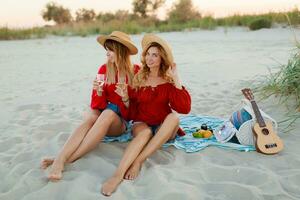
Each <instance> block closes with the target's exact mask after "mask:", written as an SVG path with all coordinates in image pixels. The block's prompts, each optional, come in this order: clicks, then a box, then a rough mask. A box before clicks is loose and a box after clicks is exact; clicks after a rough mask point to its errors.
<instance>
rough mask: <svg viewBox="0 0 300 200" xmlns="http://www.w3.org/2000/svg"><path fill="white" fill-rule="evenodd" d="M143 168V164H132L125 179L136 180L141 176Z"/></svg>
mask: <svg viewBox="0 0 300 200" xmlns="http://www.w3.org/2000/svg"><path fill="white" fill-rule="evenodd" d="M141 167H142V164H141V163H140V162H134V163H132V165H131V166H130V168H129V169H128V170H127V172H126V174H125V176H124V179H127V180H133V179H135V178H136V177H137V176H138V175H139V173H140V170H141Z"/></svg>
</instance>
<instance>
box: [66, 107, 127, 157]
mask: <svg viewBox="0 0 300 200" xmlns="http://www.w3.org/2000/svg"><path fill="white" fill-rule="evenodd" d="M124 131H125V125H124V124H123V122H122V120H121V119H120V117H119V116H118V115H117V114H116V113H115V112H114V111H112V110H110V109H107V110H104V111H103V112H102V113H101V115H100V116H99V117H98V119H97V121H96V122H95V124H94V125H93V127H92V128H91V129H90V130H89V132H88V133H87V134H86V136H85V138H84V139H83V140H82V142H81V144H80V146H79V147H78V148H77V149H76V151H75V152H74V153H73V154H72V155H71V156H70V157H69V158H68V160H67V162H74V161H75V160H77V159H78V158H80V157H82V156H83V155H85V154H86V153H88V152H90V151H91V150H93V149H94V148H96V147H97V145H98V144H99V143H100V142H101V140H102V138H103V137H104V136H105V135H110V136H119V135H121V134H122V133H124Z"/></svg>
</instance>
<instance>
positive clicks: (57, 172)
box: [48, 159, 64, 181]
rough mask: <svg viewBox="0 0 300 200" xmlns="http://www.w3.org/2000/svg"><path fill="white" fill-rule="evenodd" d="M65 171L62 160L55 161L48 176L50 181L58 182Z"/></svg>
mask: <svg viewBox="0 0 300 200" xmlns="http://www.w3.org/2000/svg"><path fill="white" fill-rule="evenodd" d="M63 170H64V162H63V161H60V160H56V159H55V160H54V162H53V165H52V167H51V171H50V173H49V175H48V179H49V180H50V181H58V180H60V179H61V178H62V171H63Z"/></svg>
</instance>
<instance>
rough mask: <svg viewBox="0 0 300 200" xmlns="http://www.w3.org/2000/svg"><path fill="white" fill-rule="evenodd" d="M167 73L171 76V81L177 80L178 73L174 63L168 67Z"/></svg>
mask: <svg viewBox="0 0 300 200" xmlns="http://www.w3.org/2000/svg"><path fill="white" fill-rule="evenodd" d="M167 73H168V74H169V76H171V77H172V78H173V79H174V78H178V72H177V66H176V63H173V64H172V65H170V67H169V69H168V71H167Z"/></svg>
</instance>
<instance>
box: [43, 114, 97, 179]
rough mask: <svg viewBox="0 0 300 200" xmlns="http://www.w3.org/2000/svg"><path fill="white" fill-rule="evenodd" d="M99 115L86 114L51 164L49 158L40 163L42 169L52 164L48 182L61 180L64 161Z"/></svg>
mask: <svg viewBox="0 0 300 200" xmlns="http://www.w3.org/2000/svg"><path fill="white" fill-rule="evenodd" d="M99 115H100V112H99V111H97V110H92V111H91V113H89V114H88V116H87V118H86V119H85V120H84V121H83V122H82V123H81V124H80V125H79V127H78V128H77V129H75V131H74V132H73V133H72V135H71V136H70V137H69V139H68V140H67V142H66V143H65V144H64V146H63V148H62V150H61V152H60V153H59V154H58V156H57V157H56V158H55V159H54V160H53V162H52V161H51V159H49V158H46V159H44V160H43V161H42V163H41V167H42V168H46V167H48V166H49V165H51V164H52V163H53V166H52V168H51V171H50V173H49V175H48V178H49V179H50V180H53V181H55V180H59V179H61V177H62V171H63V169H64V164H65V162H66V160H67V159H68V158H69V157H70V156H71V154H72V153H73V152H74V151H76V149H77V148H78V147H79V145H80V143H81V141H82V140H83V138H84V137H85V135H86V134H87V132H88V131H89V129H90V128H91V127H92V126H93V124H94V123H95V121H96V120H97V118H98V116H99Z"/></svg>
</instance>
